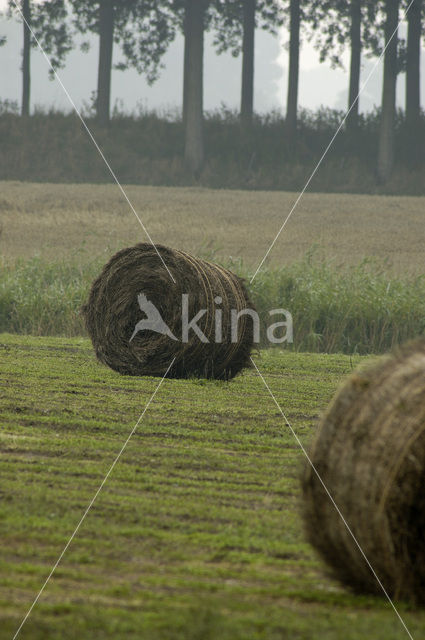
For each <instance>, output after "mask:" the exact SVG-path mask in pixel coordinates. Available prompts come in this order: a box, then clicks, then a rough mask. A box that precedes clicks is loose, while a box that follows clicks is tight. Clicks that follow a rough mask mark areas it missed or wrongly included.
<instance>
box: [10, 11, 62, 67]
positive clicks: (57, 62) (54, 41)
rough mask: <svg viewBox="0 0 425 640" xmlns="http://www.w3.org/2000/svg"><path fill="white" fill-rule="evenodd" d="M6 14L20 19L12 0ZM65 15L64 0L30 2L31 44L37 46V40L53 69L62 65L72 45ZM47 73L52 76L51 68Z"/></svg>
mask: <svg viewBox="0 0 425 640" xmlns="http://www.w3.org/2000/svg"><path fill="white" fill-rule="evenodd" d="M7 15H8V17H9V18H11V17H13V18H17V19H18V20H21V17H20V15H19V13H18V12H17V10H16V6H15V3H14V2H12V0H9V5H8V11H7ZM67 15H68V11H67V3H66V0H42V1H41V2H37V3H34V2H32V3H31V30H32V32H33V34H34V36H35V37H32V38H31V46H32V47H37V46H38V45H37V40H38V42H39V43H40V45H41V47H42V48H43V50H44V51H45V53H46V54H47V55H48V57H49V60H50V62H51V64H52V67H53V69H55V70H56V69H61V68H63V67H64V64H65V58H66V56H67V54H68V53H69V52H70V51H71V49H72V46H73V43H72V33H71V28H70V26H69V22H68V20H67ZM49 75H50V76H51V77H52V76H53V71H52V69H50V70H49Z"/></svg>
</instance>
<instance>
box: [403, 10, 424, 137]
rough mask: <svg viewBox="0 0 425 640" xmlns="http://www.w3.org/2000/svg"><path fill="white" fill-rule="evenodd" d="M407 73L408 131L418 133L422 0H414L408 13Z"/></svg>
mask: <svg viewBox="0 0 425 640" xmlns="http://www.w3.org/2000/svg"><path fill="white" fill-rule="evenodd" d="M407 20H408V36H407V38H408V39H407V74H406V124H407V129H408V131H409V132H410V133H411V134H413V135H415V133H417V130H418V127H419V122H420V113H421V99H420V82H421V80H420V59H421V32H422V0H414V1H413V4H412V6H411V7H410V9H409V12H408V14H407Z"/></svg>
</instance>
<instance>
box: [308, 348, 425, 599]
mask: <svg viewBox="0 0 425 640" xmlns="http://www.w3.org/2000/svg"><path fill="white" fill-rule="evenodd" d="M310 459H311V461H312V463H313V465H314V466H315V468H316V470H317V472H318V474H319V475H320V477H321V479H322V480H323V482H324V484H325V486H326V487H327V488H328V490H329V492H330V494H331V496H332V498H333V499H334V501H335V503H336V504H337V506H338V508H339V509H340V511H341V513H342V515H343V517H344V518H345V520H346V521H347V523H348V525H349V527H350V529H351V531H352V532H353V534H354V536H355V538H356V540H357V541H358V543H359V545H360V547H361V548H362V550H363V551H364V553H365V555H366V557H367V558H368V560H369V562H370V563H371V565H372V567H373V569H374V571H375V572H376V574H377V576H378V577H379V579H380V580H381V582H382V584H383V585H384V587H385V589H386V591H387V593H388V594H389V595H390V597H392V598H397V599H406V600H408V601H410V602H413V603H416V604H422V605H423V604H425V544H424V531H425V340H420V341H417V342H415V343H414V344H410V345H408V346H406V347H404V348H402V349H400V350H399V351H398V352H397V353H395V354H393V355H391V356H387V357H384V358H381V359H379V360H378V361H377V362H376V363H375V364H373V365H372V366H369V367H367V368H365V369H360V370H359V371H358V372H356V373H354V374H353V375H352V376H351V377H350V378H349V379H348V381H347V382H346V383H345V384H344V385H343V386H342V387H341V389H340V390H339V391H338V392H337V394H336V396H335V398H334V399H333V401H332V403H331V404H330V406H329V408H328V410H327V411H326V413H325V415H324V417H323V418H322V420H321V424H320V425H319V430H318V434H317V437H316V439H315V442H314V444H313V446H312V450H311V453H310ZM303 494H304V521H305V527H306V531H307V535H308V538H309V540H310V542H311V543H312V545H313V546H314V547H315V548H316V549H317V550H318V551H319V553H320V554H321V555H322V557H323V558H324V559H325V560H326V562H327V563H328V564H329V565H330V566H331V567H332V569H333V571H334V573H335V574H336V576H337V577H338V578H339V579H340V580H341V581H343V582H344V583H346V584H347V585H349V586H351V587H353V588H354V589H355V590H357V591H362V592H369V593H376V594H380V595H382V589H381V587H380V586H379V584H378V581H377V580H376V578H375V577H374V575H373V573H372V572H371V570H370V568H369V567H368V565H367V563H366V562H365V560H364V558H363V557H362V555H361V553H360V552H359V549H358V548H357V546H356V544H355V542H354V540H353V538H352V537H351V535H350V533H349V531H348V530H347V528H346V526H345V525H344V522H343V521H342V519H341V517H340V516H339V515H338V513H337V511H336V509H335V507H334V506H333V504H332V502H331V501H330V499H329V497H328V495H326V493H325V491H324V489H323V486H322V485H321V483H320V481H319V480H318V478H317V475H316V474H315V472H314V470H313V469H312V468H311V466H310V465H309V464H308V465H306V467H305V471H304V475H303Z"/></svg>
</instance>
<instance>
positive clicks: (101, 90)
mask: <svg viewBox="0 0 425 640" xmlns="http://www.w3.org/2000/svg"><path fill="white" fill-rule="evenodd" d="M113 45H114V0H100V6H99V68H98V75H97V101H96V112H97V119H98V122H99V124H100V125H102V126H104V127H106V126H107V125H108V124H109V118H110V107H111V69H112V49H113Z"/></svg>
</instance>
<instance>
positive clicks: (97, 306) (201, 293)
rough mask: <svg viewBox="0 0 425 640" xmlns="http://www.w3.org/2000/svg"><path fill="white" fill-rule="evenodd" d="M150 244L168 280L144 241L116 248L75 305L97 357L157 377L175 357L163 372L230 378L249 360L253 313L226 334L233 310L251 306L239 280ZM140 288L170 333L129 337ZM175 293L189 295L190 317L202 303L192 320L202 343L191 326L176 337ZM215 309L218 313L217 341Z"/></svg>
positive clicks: (178, 309) (178, 302) (137, 316)
mask: <svg viewBox="0 0 425 640" xmlns="http://www.w3.org/2000/svg"><path fill="white" fill-rule="evenodd" d="M156 249H157V250H158V252H159V254H160V255H161V257H162V258H163V260H164V262H165V264H166V265H167V267H168V269H169V270H170V272H171V273H172V274H173V277H174V279H175V281H176V282H175V283H174V282H173V281H172V280H171V278H170V275H169V273H168V272H167V270H166V269H165V267H164V265H163V264H162V262H161V259H160V258H159V256H158V253H157V251H156V250H155V248H154V247H153V246H152V245H151V244H148V243H141V244H138V245H136V246H134V247H130V248H127V249H123V250H121V251H119V252H118V253H117V254H115V255H114V256H113V257H112V258H111V259H110V260H109V262H108V263H107V264H106V265H105V267H104V268H103V270H102V272H101V274H100V275H99V277H98V278H97V279H96V280H95V281H94V283H93V285H92V288H91V291H90V294H89V299H88V301H87V303H86V304H85V305H84V307H83V309H82V312H83V315H84V318H85V323H86V327H87V330H88V333H89V335H90V338H91V340H92V343H93V346H94V349H95V352H96V355H97V357H98V359H99V360H100V361H101V362H103V363H104V364H107V365H108V366H110V367H111V368H112V369H114V370H116V371H118V372H120V373H122V374H129V375H151V376H162V375H164V373H165V371H166V370H167V367H168V366H169V365H170V362H171V361H172V359H173V358H175V362H174V365H173V367H172V369H171V370H170V372H169V374H168V376H169V377H175V378H187V377H205V378H217V379H230V378H232V377H233V376H235V375H236V374H237V373H238V372H239V371H241V370H242V369H243V368H244V367H247V366H249V365H250V353H251V349H252V346H253V326H252V319H250V318H248V317H247V316H246V315H242V316H241V318H240V320H239V324H238V335H237V341H236V342H232V339H231V338H232V336H231V311H232V309H234V310H235V312H239V311H241V310H243V309H246V308H251V309H254V307H253V305H252V303H251V301H250V300H249V297H248V294H247V291H246V288H245V285H244V283H243V281H242V280H241V279H240V278H238V277H237V276H236V275H235V274H233V273H232V272H231V271H228V270H227V269H224V268H223V267H220V266H218V265H216V264H213V263H211V262H207V261H206V260H201V259H199V258H195V257H193V256H191V255H189V254H187V253H185V252H184V251H178V250H175V249H170V248H168V247H165V246H162V245H157V246H156ZM140 294H143V295H144V296H145V297H146V299H147V300H148V301H149V302H151V303H153V304H154V305H155V307H156V309H158V311H159V312H160V315H161V317H162V319H163V320H164V321H165V323H166V325H167V326H168V328H169V329H170V331H171V336H174V337H175V338H176V339H173V337H170V335H163V334H160V333H157V332H155V331H151V330H144V331H140V332H139V333H137V334H136V335H135V336H134V339H131V337H132V335H133V332H134V329H135V326H136V325H137V323H138V321H140V320H141V319H142V317H143V314H142V312H141V310H140V308H139V306H138V303H137V300H138V296H139V295H140ZM182 294H187V295H188V298H187V300H188V318H189V319H192V318H194V316H196V314H197V313H198V312H199V311H201V310H203V309H205V310H206V313H205V314H204V315H203V316H202V317H201V319H200V320H199V321H198V322H197V325H198V326H199V328H200V330H201V331H202V332H203V334H204V335H205V337H206V339H207V340H208V342H203V341H201V339H200V338H199V337H198V336H197V335H196V334H195V333H194V332H193V331H192V330H191V332H190V335H189V336H188V340H187V341H186V342H184V341H182V339H181V338H182V326H183V323H182ZM220 298H221V299H222V302H220V300H219V299H220ZM216 309H219V310H221V313H222V321H221V327H222V339H221V341H219V342H216V332H215V329H216Z"/></svg>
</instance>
